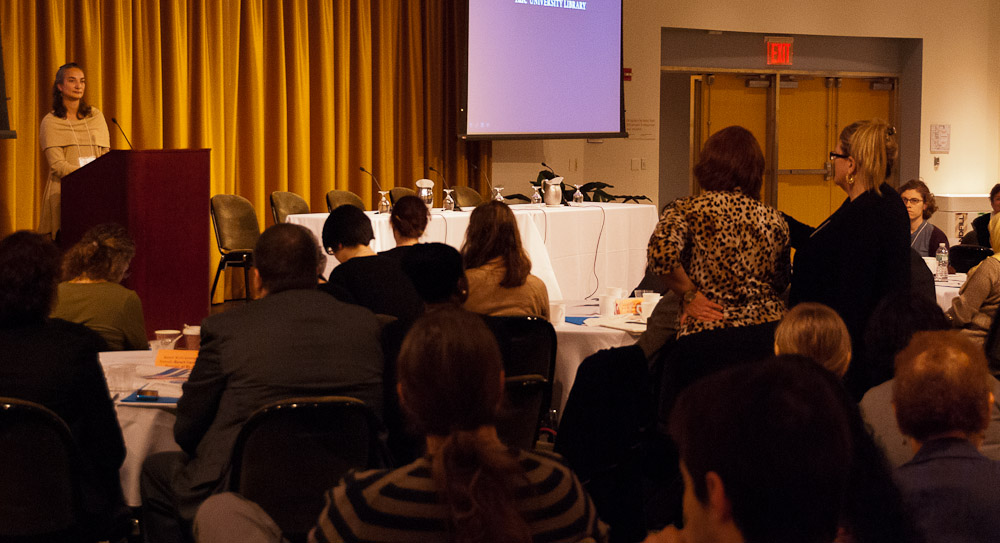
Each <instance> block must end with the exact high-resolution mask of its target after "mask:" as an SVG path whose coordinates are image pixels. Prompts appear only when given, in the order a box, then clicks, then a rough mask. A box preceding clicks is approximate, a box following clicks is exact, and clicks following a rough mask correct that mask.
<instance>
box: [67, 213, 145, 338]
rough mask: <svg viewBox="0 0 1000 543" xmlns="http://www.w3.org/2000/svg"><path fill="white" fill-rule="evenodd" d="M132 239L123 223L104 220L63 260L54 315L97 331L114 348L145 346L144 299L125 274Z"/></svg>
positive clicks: (131, 247) (132, 244) (132, 253)
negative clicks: (124, 283) (123, 283)
mask: <svg viewBox="0 0 1000 543" xmlns="http://www.w3.org/2000/svg"><path fill="white" fill-rule="evenodd" d="M134 256H135V243H133V242H132V238H131V237H130V236H129V235H128V231H127V230H125V228H124V227H123V226H120V225H117V224H102V225H98V226H95V227H93V228H91V229H90V230H88V231H87V233H86V234H84V235H83V239H81V240H80V241H79V242H78V243H77V244H76V245H74V246H73V247H72V248H71V249H70V250H69V252H67V253H66V256H65V258H64V260H63V280H64V281H63V282H62V283H59V296H58V300H57V303H56V307H55V309H53V310H52V317H54V318H57V319H63V320H67V321H70V322H76V323H80V324H83V325H85V326H86V327H87V328H90V329H91V330H93V331H95V332H97V333H98V334H100V335H101V337H103V338H104V341H106V342H107V343H108V348H109V349H110V350H112V351H122V350H125V351H131V350H142V349H148V348H149V341H148V340H147V338H146V324H145V321H144V319H143V316H142V302H141V301H139V296H138V295H137V294H136V293H135V291H134V290H129V289H127V288H125V287H123V286H121V285H120V284H119V283H121V281H122V279H124V278H125V272H126V271H127V270H128V266H129V263H131V262H132V257H134Z"/></svg>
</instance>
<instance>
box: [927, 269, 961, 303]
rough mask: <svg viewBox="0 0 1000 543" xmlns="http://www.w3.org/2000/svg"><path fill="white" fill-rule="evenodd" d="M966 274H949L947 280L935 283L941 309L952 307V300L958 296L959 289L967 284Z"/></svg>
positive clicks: (935, 291) (935, 292)
mask: <svg viewBox="0 0 1000 543" xmlns="http://www.w3.org/2000/svg"><path fill="white" fill-rule="evenodd" d="M965 280H966V274H964V273H955V274H952V275H949V276H948V281H947V282H941V283H937V282H935V283H934V294H935V296H936V298H937V304H938V305H939V306H941V309H943V310H945V311H948V310H949V309H951V301H952V300H954V299H955V298H957V297H958V291H959V290H960V289H961V288H962V285H964V284H965Z"/></svg>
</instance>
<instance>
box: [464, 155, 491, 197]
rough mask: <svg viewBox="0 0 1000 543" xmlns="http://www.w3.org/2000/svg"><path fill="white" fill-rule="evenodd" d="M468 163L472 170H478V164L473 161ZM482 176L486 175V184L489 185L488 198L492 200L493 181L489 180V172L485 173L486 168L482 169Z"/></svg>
mask: <svg viewBox="0 0 1000 543" xmlns="http://www.w3.org/2000/svg"><path fill="white" fill-rule="evenodd" d="M469 165H470V166H472V169H473V170H476V171H477V172H478V171H479V164H476V163H475V162H470V163H469ZM483 176H484V177H486V184H487V185H488V186H489V187H490V199H491V200H492V199H493V181H490V174H488V173H486V170H483Z"/></svg>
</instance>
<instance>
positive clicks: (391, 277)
mask: <svg viewBox="0 0 1000 543" xmlns="http://www.w3.org/2000/svg"><path fill="white" fill-rule="evenodd" d="M420 205H423V202H421V204H420ZM424 209H427V206H424ZM373 239H375V232H374V231H373V230H372V222H371V220H369V219H368V216H367V215H365V212H364V211H361V210H360V209H358V208H356V207H354V206H340V207H338V208H337V209H334V210H333V211H331V212H330V216H329V217H327V219H326V223H325V224H323V247H326V252H327V254H331V255H333V256H334V257H335V258H336V259H337V260H338V261H339V262H340V265H338V266H337V267H336V268H334V269H333V271H332V272H330V277H329V278H327V283H326V284H325V285H322V286H320V290H323V291H325V292H326V293H328V294H330V295H332V296H333V297H335V298H337V299H338V300H341V301H343V302H347V303H351V304H357V305H361V306H364V307H367V308H368V309H371V310H372V311H374V312H375V313H378V314H381V315H392V316H394V317H397V318H399V319H401V320H405V321H410V322H412V321H413V320H414V319H416V318H417V317H418V316H419V315H420V313H421V312H423V303H422V302H421V301H420V297H419V296H417V292H416V291H415V290H414V289H413V284H412V283H410V280H409V279H408V278H407V277H406V275H405V274H404V273H403V270H402V269H400V267H399V259H397V258H392V257H388V256H385V255H378V254H375V251H374V250H373V249H372V248H371V247H370V246H369V243H371V241H372V240H373Z"/></svg>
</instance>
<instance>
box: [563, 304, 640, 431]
mask: <svg viewBox="0 0 1000 543" xmlns="http://www.w3.org/2000/svg"><path fill="white" fill-rule="evenodd" d="M586 304H589V305H586ZM566 305H567V309H566V314H567V316H570V317H578V316H595V315H596V314H597V305H596V302H585V301H583V300H573V301H568V302H566ZM555 329H556V338H557V340H558V342H559V344H558V348H557V349H556V369H555V375H554V376H553V380H552V405H553V406H554V407H558V409H559V416H560V417H561V416H562V413H563V409H564V408H565V407H566V400H567V399H568V398H569V391H570V389H572V388H573V382H574V381H576V370H577V369H579V368H580V363H581V362H583V359H584V358H587V357H588V356H590V355H592V354H594V353H596V352H597V351H600V350H601V349H610V348H611V347H625V346H628V345H633V344H634V343H635V342H636V339H637V336H633V335H632V334H629V333H628V332H625V331H623V330H615V329H611V328H604V327H602V326H584V325H580V324H571V323H568V322H566V323H562V324H557V325H555Z"/></svg>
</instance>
